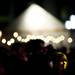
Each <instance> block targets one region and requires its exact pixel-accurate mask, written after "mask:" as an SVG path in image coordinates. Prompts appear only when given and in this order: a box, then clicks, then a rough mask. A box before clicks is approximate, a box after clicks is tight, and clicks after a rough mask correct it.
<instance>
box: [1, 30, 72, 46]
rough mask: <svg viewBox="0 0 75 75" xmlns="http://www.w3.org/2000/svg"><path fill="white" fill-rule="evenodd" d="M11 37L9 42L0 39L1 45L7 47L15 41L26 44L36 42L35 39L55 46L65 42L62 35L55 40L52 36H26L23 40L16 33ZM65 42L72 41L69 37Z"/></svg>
mask: <svg viewBox="0 0 75 75" xmlns="http://www.w3.org/2000/svg"><path fill="white" fill-rule="evenodd" d="M0 37H2V31H0ZM13 37H14V38H11V39H10V40H6V39H5V38H2V39H1V42H2V44H7V45H8V46H10V45H11V44H13V43H15V42H16V40H17V41H18V42H25V43H27V42H28V41H30V40H36V39H41V40H43V41H44V42H45V43H49V42H50V41H51V42H53V43H55V44H59V43H60V42H61V41H64V40H65V36H64V35H61V36H59V37H57V38H55V37H53V36H43V35H27V36H26V38H23V37H22V36H20V35H19V34H18V32H14V33H13ZM67 42H68V43H72V42H73V40H72V38H71V37H69V38H68V39H67Z"/></svg>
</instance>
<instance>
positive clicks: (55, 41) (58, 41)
mask: <svg viewBox="0 0 75 75" xmlns="http://www.w3.org/2000/svg"><path fill="white" fill-rule="evenodd" d="M60 41H61V40H60V39H59V38H57V39H54V40H53V43H55V44H58V43H60Z"/></svg>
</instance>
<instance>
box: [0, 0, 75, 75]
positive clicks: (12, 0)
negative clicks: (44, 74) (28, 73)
mask: <svg viewBox="0 0 75 75" xmlns="http://www.w3.org/2000/svg"><path fill="white" fill-rule="evenodd" d="M38 39H39V40H41V41H42V45H40V44H41V41H38ZM32 40H33V41H32ZM34 40H35V42H34ZM36 40H37V41H38V42H37V41H36ZM31 42H32V43H31ZM16 43H17V44H16ZM37 43H38V44H37ZM35 44H36V45H35ZM39 45H40V46H39ZM0 47H1V48H0V49H1V50H3V51H4V50H5V49H7V50H5V51H6V52H5V51H4V53H5V54H4V53H3V56H1V57H4V58H1V59H4V60H2V62H4V61H5V59H6V61H7V60H8V62H6V61H5V63H4V64H2V65H0V73H1V74H0V75H5V74H9V75H11V73H12V70H13V69H11V68H13V67H12V66H11V67H8V66H10V65H11V64H12V62H13V61H14V62H16V61H15V60H17V61H18V62H20V61H21V60H22V58H21V59H20V58H19V59H18V58H16V57H17V56H18V55H19V54H20V55H21V53H22V55H23V54H24V56H25V62H26V61H27V63H26V64H27V65H28V63H29V65H28V66H26V65H25V64H24V63H25V62H22V63H21V62H20V63H18V65H19V64H20V66H22V65H25V66H26V67H27V68H30V69H32V67H33V66H34V65H33V64H34V63H39V62H35V61H40V60H41V59H48V61H47V60H42V61H40V62H45V61H47V63H44V64H45V65H46V64H48V66H50V68H49V69H50V70H51V71H50V70H49V69H48V67H46V66H47V65H46V66H45V68H47V69H48V70H49V73H52V74H53V72H55V73H57V74H58V75H66V74H67V75H68V74H71V75H73V72H74V68H75V65H74V64H75V61H74V58H75V56H74V53H75V51H74V49H75V1H74V0H1V1H0ZM21 48H24V49H21ZM37 48H38V49H39V50H40V51H39V50H38V51H37ZM34 49H35V50H36V51H34ZM16 50H18V51H16ZM25 50H26V51H27V50H28V51H27V52H25ZM49 50H50V51H49ZM23 51H24V53H23ZM19 52H20V53H19ZM41 53H42V54H43V55H42V54H41ZM37 54H39V56H40V54H41V59H39V58H40V57H37V56H36V55H37ZM1 55H2V53H1ZM5 55H6V56H7V57H6V56H5ZM15 55H16V56H15ZM32 55H33V56H32ZM45 55H46V56H45ZM13 56H15V57H13ZM18 57H19V56H18ZM20 57H21V56H20ZM34 57H36V58H37V59H39V60H35V58H34ZM46 57H47V58H46ZM50 57H51V58H50ZM56 57H57V58H56ZM11 59H13V60H12V61H11ZM14 59H15V60H14ZM31 59H32V60H31ZM49 59H50V60H49ZM55 59H56V60H55ZM33 60H35V61H33ZM9 62H10V63H11V64H10V65H8V64H9ZM53 62H54V63H53ZM56 62H57V63H58V64H57V63H56ZM31 63H33V64H31ZM44 64H43V65H44ZM4 65H5V66H4ZM14 65H16V64H14ZM18 65H17V66H18ZM32 65H33V66H32ZM40 65H41V64H40ZM43 65H42V66H43ZM58 65H59V67H57V66H58ZM61 65H62V66H61ZM3 66H4V67H5V68H6V69H7V71H6V69H4V68H3ZM17 66H16V67H17ZM42 66H41V67H42ZM36 67H37V66H36ZM36 67H34V68H36ZM14 68H15V67H14ZM20 68H23V66H22V67H20ZM56 68H58V70H59V72H58V71H57V70H56ZM63 68H64V69H66V71H63ZM10 69H11V70H10ZM30 69H29V71H30ZM42 69H43V67H42ZM22 70H24V69H22ZM33 70H34V69H33ZM43 70H44V69H43ZM70 70H71V71H70ZM15 71H16V69H15V70H14V72H13V75H14V74H18V72H17V71H16V72H15ZM18 71H19V70H18ZM20 71H21V69H20ZM27 71H28V70H27ZM45 71H46V70H45ZM69 71H70V72H69ZM9 72H10V73H9ZM21 72H22V71H21ZM36 72H37V71H36ZM39 72H40V71H39ZM46 72H47V71H46ZM32 73H33V71H32ZM41 73H42V71H41ZM53 75H54V74H53Z"/></svg>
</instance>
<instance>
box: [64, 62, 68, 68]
mask: <svg viewBox="0 0 75 75" xmlns="http://www.w3.org/2000/svg"><path fill="white" fill-rule="evenodd" d="M67 64H68V62H67V61H64V69H66V68H67Z"/></svg>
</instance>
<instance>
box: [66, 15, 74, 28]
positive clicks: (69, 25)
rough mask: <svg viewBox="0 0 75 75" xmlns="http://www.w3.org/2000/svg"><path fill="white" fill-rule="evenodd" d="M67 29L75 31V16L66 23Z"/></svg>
mask: <svg viewBox="0 0 75 75" xmlns="http://www.w3.org/2000/svg"><path fill="white" fill-rule="evenodd" d="M65 27H66V29H75V15H71V16H70V20H68V21H66V22H65Z"/></svg>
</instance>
